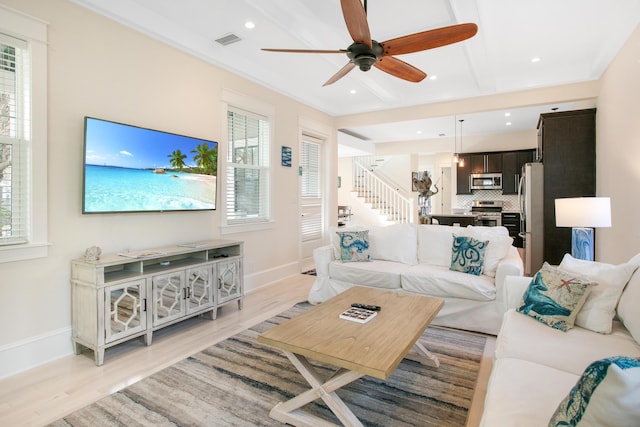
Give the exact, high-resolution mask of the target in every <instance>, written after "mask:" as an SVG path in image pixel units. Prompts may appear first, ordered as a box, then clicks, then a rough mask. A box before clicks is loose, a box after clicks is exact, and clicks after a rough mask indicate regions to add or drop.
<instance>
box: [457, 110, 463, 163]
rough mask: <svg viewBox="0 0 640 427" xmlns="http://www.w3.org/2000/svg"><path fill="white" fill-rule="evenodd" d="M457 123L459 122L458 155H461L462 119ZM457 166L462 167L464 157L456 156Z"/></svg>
mask: <svg viewBox="0 0 640 427" xmlns="http://www.w3.org/2000/svg"><path fill="white" fill-rule="evenodd" d="M459 122H460V153H462V122H464V119H460V120H459ZM458 166H459V167H464V157H460V156H458Z"/></svg>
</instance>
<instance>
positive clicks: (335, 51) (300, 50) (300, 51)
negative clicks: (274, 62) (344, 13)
mask: <svg viewBox="0 0 640 427" xmlns="http://www.w3.org/2000/svg"><path fill="white" fill-rule="evenodd" d="M260 50H264V51H266V52H286V53H347V51H346V50H344V49H341V50H340V49H338V50H322V49H270V48H262V49H260Z"/></svg>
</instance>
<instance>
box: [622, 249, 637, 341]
mask: <svg viewBox="0 0 640 427" xmlns="http://www.w3.org/2000/svg"><path fill="white" fill-rule="evenodd" d="M629 264H631V265H634V266H635V267H636V270H635V273H633V274H632V275H631V279H629V282H628V283H627V286H626V287H625V288H624V291H622V296H620V302H619V303H618V318H619V319H620V321H621V322H622V324H624V326H625V328H627V330H629V332H630V333H631V336H632V337H633V338H634V339H635V340H636V341H637V342H638V343H640V254H638V255H636V256H635V257H633V258H631V260H630V261H629Z"/></svg>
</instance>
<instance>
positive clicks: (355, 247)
mask: <svg viewBox="0 0 640 427" xmlns="http://www.w3.org/2000/svg"><path fill="white" fill-rule="evenodd" d="M336 234H337V235H338V238H339V240H340V259H341V260H342V261H343V262H357V261H371V255H369V230H363V231H337V232H336Z"/></svg>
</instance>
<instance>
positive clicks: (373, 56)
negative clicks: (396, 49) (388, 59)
mask: <svg viewBox="0 0 640 427" xmlns="http://www.w3.org/2000/svg"><path fill="white" fill-rule="evenodd" d="M371 44H372V47H369V46H367V45H366V44H361V43H353V44H352V45H351V46H349V48H348V49H347V56H348V57H349V59H350V60H351V62H353V63H354V64H356V65H357V66H358V67H359V68H360V70H362V71H369V70H370V69H371V66H372V65H373V64H375V63H376V62H377V61H378V60H379V59H380V58H381V57H382V53H383V51H384V49H383V47H382V45H381V44H380V43H378V42H377V41H375V40H371Z"/></svg>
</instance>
